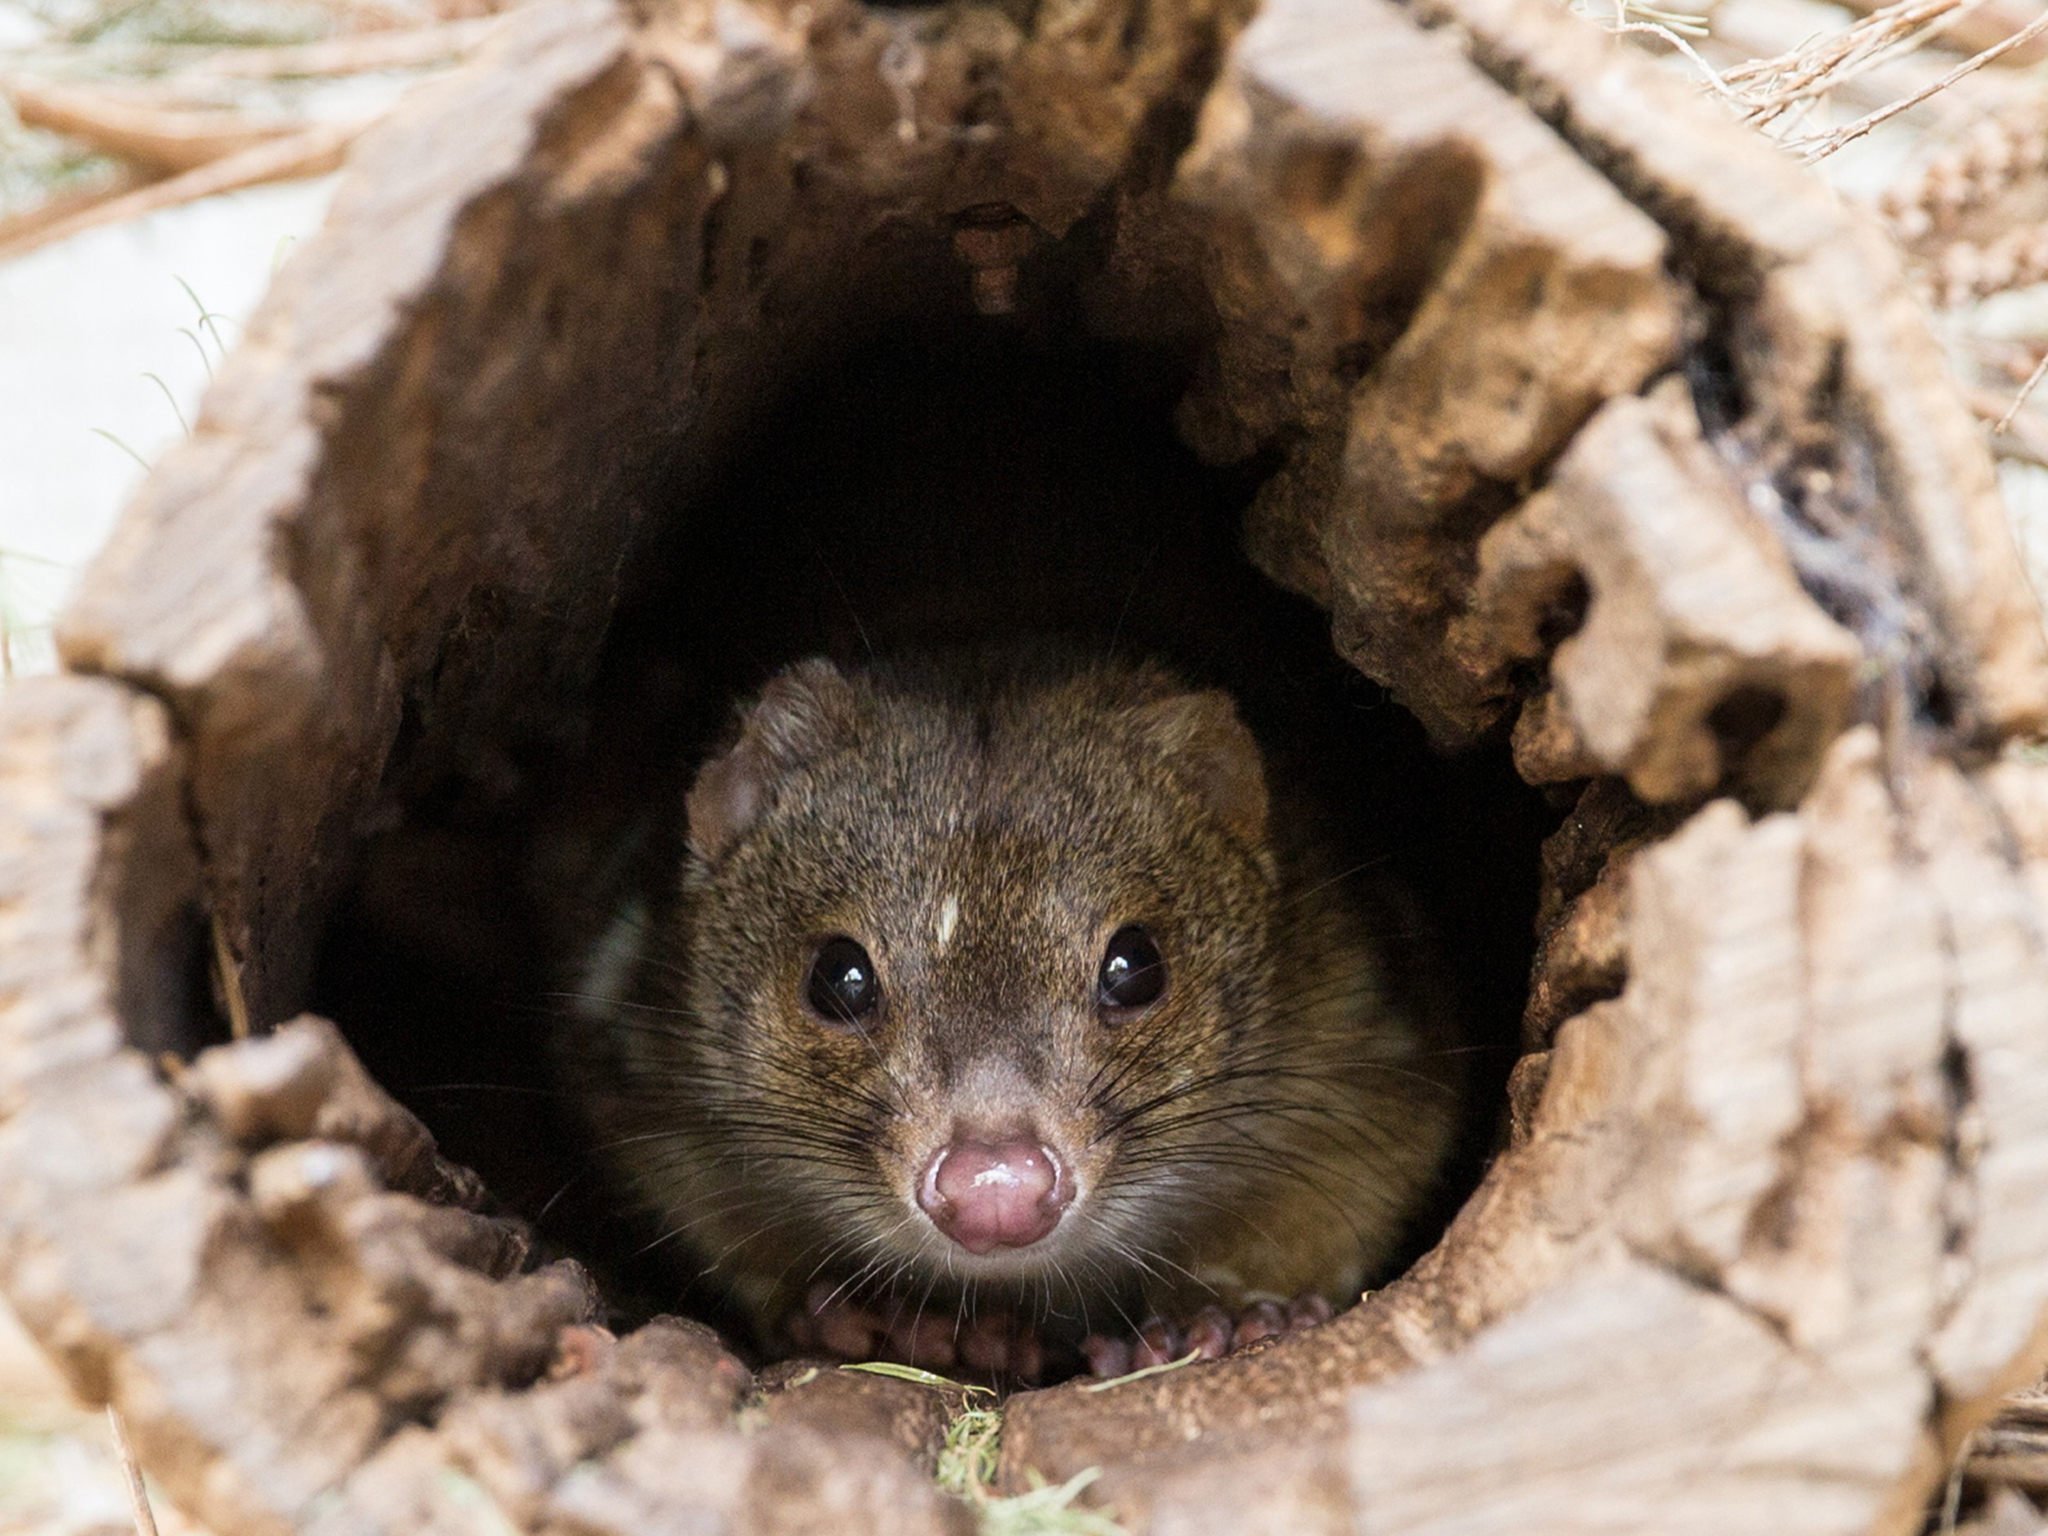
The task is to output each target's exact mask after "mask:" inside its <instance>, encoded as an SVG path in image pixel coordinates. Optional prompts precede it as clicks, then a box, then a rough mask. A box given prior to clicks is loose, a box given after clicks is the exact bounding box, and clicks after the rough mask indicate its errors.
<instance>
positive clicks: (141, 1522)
mask: <svg viewBox="0 0 2048 1536" xmlns="http://www.w3.org/2000/svg"><path fill="white" fill-rule="evenodd" d="M107 1428H108V1429H110V1430H111V1431H112V1432H113V1436H114V1454H115V1455H117V1456H118V1457H120V1458H121V1470H122V1472H123V1473H125V1474H126V1475H127V1478H128V1501H129V1503H130V1504H131V1505H132V1506H133V1508H134V1510H135V1536H157V1531H156V1512H155V1511H154V1510H152V1509H151V1508H150V1507H149V1489H148V1488H146V1487H145V1486H143V1482H142V1468H141V1466H140V1465H139V1464H138V1463H137V1462H136V1460H135V1452H134V1451H133V1450H131V1449H130V1448H129V1445H128V1430H127V1426H125V1425H124V1424H122V1422H121V1415H120V1412H119V1411H118V1410H117V1409H116V1408H115V1407H114V1405H113V1404H112V1403H109V1404H107Z"/></svg>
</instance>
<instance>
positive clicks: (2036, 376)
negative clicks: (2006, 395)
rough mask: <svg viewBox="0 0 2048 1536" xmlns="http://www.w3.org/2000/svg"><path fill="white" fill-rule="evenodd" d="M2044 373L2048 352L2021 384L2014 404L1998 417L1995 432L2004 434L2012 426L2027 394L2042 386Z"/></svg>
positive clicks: (2014, 398)
mask: <svg viewBox="0 0 2048 1536" xmlns="http://www.w3.org/2000/svg"><path fill="white" fill-rule="evenodd" d="M2044 374H2048V352H2044V353H2042V354H2041V361H2040V362H2038V363H2036V364H2034V371H2033V372H2032V373H2030V374H2028V375H2027V382H2026V383H2024V384H2022V385H2021V386H2020V392H2019V393H2018V394H2017V395H2015V396H2013V402H2012V404H2011V405H2009V406H2007V407H2006V408H2005V414H2004V415H2003V416H2001V417H1999V418H1998V425H1997V426H1995V427H1993V428H1992V429H1991V430H1992V432H1993V433H1994V434H2002V433H2004V432H2005V431H2007V430H2008V429H2009V428H2010V427H2011V426H2012V423H2013V418H2014V417H2015V416H2017V415H2019V413H2020V409H2021V407H2023V406H2024V405H2025V404H2026V403H2027V396H2029V395H2031V394H2032V393H2033V392H2034V391H2035V390H2036V389H2037V388H2039V387H2040V383H2041V379H2042V376H2043V375H2044Z"/></svg>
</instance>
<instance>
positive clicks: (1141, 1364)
mask: <svg viewBox="0 0 2048 1536" xmlns="http://www.w3.org/2000/svg"><path fill="white" fill-rule="evenodd" d="M1335 1315H1336V1309H1335V1308H1333V1307H1332V1306H1331V1305H1330V1303H1329V1302H1328V1301H1326V1300H1325V1299H1324V1298H1323V1297H1321V1296H1316V1295H1305V1296H1297V1297H1295V1298H1294V1300H1292V1301H1290V1302H1288V1303H1286V1304H1285V1305H1283V1304H1281V1303H1280V1302H1277V1301H1272V1300H1266V1301H1254V1302H1250V1303H1247V1304H1246V1305H1245V1306H1243V1307H1241V1308H1239V1309H1238V1310H1237V1311H1235V1312H1226V1311H1225V1310H1224V1309H1223V1308H1221V1307H1217V1306H1208V1307H1204V1308H1202V1310H1201V1311H1199V1312H1197V1313H1196V1314H1195V1315H1194V1316H1193V1317H1191V1318H1189V1319H1188V1320H1187V1321H1186V1322H1185V1323H1176V1322H1174V1321H1172V1320H1170V1319H1168V1318H1163V1317H1155V1318H1153V1319H1151V1320H1150V1321H1149V1322H1147V1323H1146V1324H1145V1325H1144V1326H1143V1327H1142V1328H1140V1329H1139V1330H1138V1332H1137V1334H1136V1335H1135V1336H1134V1337H1133V1336H1127V1335H1122V1334H1102V1333H1096V1334H1090V1335H1089V1336H1088V1337H1087V1338H1086V1339H1084V1340H1082V1342H1081V1352H1082V1353H1083V1354H1084V1355H1086V1356H1087V1357H1088V1369H1089V1371H1090V1373H1091V1374H1093V1375H1096V1376H1123V1375H1126V1374H1128V1373H1129V1372H1131V1371H1139V1370H1143V1369H1145V1367H1147V1366H1152V1365H1165V1364H1166V1363H1167V1362H1169V1361H1172V1360H1180V1359H1184V1358H1186V1357H1187V1356H1188V1355H1189V1354H1195V1355H1198V1356H1200V1357H1201V1358H1202V1359H1204V1360H1221V1359H1222V1358H1223V1357H1224V1356H1225V1355H1227V1354H1230V1353H1232V1352H1233V1351H1235V1350H1240V1349H1243V1348H1244V1347H1245V1346H1246V1345H1248V1344H1256V1343H1258V1341H1259V1340H1261V1339H1271V1338H1278V1337H1280V1336H1281V1335H1283V1334H1289V1333H1299V1332H1300V1331H1301V1330H1302V1329H1304V1328H1314V1327H1318V1326H1319V1325H1321V1324H1323V1323H1327V1322H1328V1321H1329V1320H1330V1319H1331V1318H1332V1317H1333V1316H1335Z"/></svg>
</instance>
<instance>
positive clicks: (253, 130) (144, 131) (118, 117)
mask: <svg viewBox="0 0 2048 1536" xmlns="http://www.w3.org/2000/svg"><path fill="white" fill-rule="evenodd" d="M0 90H4V91H5V93H6V95H7V98H8V100H9V101H10V102H12V103H13V106H14V115H15V116H16V117H18V118H20V119H21V121H22V122H23V123H25V124H27V125H28V126H29V127H31V128H47V129H49V130H50V131H51V132H53V133H61V134H63V135H65V136H66V137H67V138H73V139H78V140H81V141H82V142H84V143H86V144H90V145H91V146H92V147H93V148H94V149H96V150H99V151H100V152H101V153H103V154H109V155H116V156H119V157H120V158H121V159H123V160H131V161H134V162H136V163H138V164H140V165H143V166H145V167H150V168H154V169H156V170H160V171H172V172H176V171H190V170H196V169H197V168H198V167H200V166H202V165H208V164H211V163H212V162H213V161H216V160H220V159H224V158H226V157H227V156H229V155H235V154H240V153H241V152H242V151H244V150H248V149H253V148H255V147H256V146H257V145H259V144H268V143H272V142H274V141H276V140H279V139H285V138H289V137H291V136H292V135H294V134H297V133H301V132H303V131H304V130H305V128H306V122H305V120H304V119H303V118H266V117H259V116H257V115H255V114H253V113H248V112H237V111H231V110H226V109H221V108H177V107H165V106H163V105H161V104H160V103H159V102H157V101H152V100H150V99H148V97H149V96H151V95H154V94H156V93H155V92H144V91H123V90H121V89H119V88H117V87H113V86H106V85H94V86H81V85H68V84H63V83H61V82H59V81H55V80H39V79H36V78H35V77H34V76H31V75H19V74H17V75H14V76H12V77H10V78H8V79H7V80H5V81H4V82H0Z"/></svg>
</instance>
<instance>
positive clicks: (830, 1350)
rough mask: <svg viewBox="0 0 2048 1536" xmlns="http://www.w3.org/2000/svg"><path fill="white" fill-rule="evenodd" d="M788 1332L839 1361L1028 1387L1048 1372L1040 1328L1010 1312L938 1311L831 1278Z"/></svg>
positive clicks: (808, 1348) (794, 1340) (796, 1343)
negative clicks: (961, 1372) (887, 1363)
mask: <svg viewBox="0 0 2048 1536" xmlns="http://www.w3.org/2000/svg"><path fill="white" fill-rule="evenodd" d="M783 1332H784V1333H785V1334H786V1335H787V1336H788V1339H789V1343H790V1344H791V1346H792V1347H793V1348H794V1349H796V1350H797V1351H798V1352H800V1353H807V1354H821V1355H825V1356H827V1357H828V1358H831V1359H835V1360H845V1361H864V1360H893V1361H895V1362H896V1363H898V1364H900V1365H914V1366H916V1367H917V1368H918V1369H920V1370H925V1371H937V1372H945V1371H950V1370H953V1369H955V1368H957V1367H962V1366H964V1367H966V1368H967V1369H968V1370H971V1371H978V1372H982V1373H985V1374H987V1375H990V1376H1000V1377H1003V1378H1006V1379H1008V1380H1011V1381H1015V1382H1020V1383H1026V1384H1029V1383H1033V1382H1036V1381H1038V1380H1040V1379H1041V1378H1042V1377H1043V1375H1044V1372H1045V1346H1044V1344H1043V1342H1042V1341H1041V1340H1040V1339H1039V1337H1038V1334H1037V1332H1036V1331H1035V1330H1033V1329H1032V1328H1031V1327H1029V1326H1028V1325H1026V1324H1022V1323H1020V1322H1019V1321H1018V1320H1017V1319H1016V1318H1015V1317H1014V1316H1013V1315H1012V1314H1011V1313H1009V1312H1008V1311H1006V1310H1003V1309H1000V1308H988V1307H979V1308H976V1309H975V1310H974V1311H973V1312H972V1313H968V1312H962V1311H946V1310H937V1311H935V1310H932V1309H931V1308H929V1307H927V1306H913V1305H911V1304H910V1303H907V1302H906V1303H901V1304H898V1303H896V1302H894V1301H891V1300H889V1299H888V1298H882V1299H879V1300H877V1299H871V1298H860V1297H853V1296H849V1295H846V1294H844V1292H843V1289H842V1288H841V1287H839V1286H835V1285H833V1284H832V1283H831V1282H830V1281H826V1280H821V1281H819V1282H818V1283H817V1284H816V1285H814V1286H812V1287H811V1289H810V1293H809V1294H808V1295H807V1296H805V1297H804V1300H803V1305H801V1306H800V1307H798V1308H797V1309H796V1310H795V1311H794V1312H793V1313H792V1314H791V1315H790V1316H789V1317H788V1318H787V1319H786V1320H785V1321H784V1323H783ZM1070 1347H1071V1346H1070Z"/></svg>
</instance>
